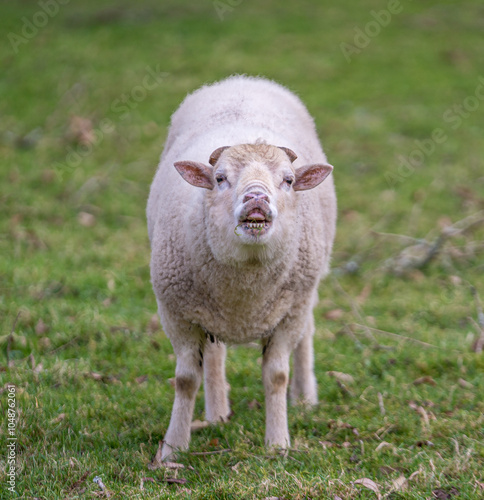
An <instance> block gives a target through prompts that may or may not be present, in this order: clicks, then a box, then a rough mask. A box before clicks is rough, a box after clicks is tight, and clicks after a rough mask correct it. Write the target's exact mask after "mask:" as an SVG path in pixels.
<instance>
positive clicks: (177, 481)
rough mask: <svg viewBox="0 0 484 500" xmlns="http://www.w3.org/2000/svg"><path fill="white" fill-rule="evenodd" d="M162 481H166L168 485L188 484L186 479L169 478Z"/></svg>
mask: <svg viewBox="0 0 484 500" xmlns="http://www.w3.org/2000/svg"><path fill="white" fill-rule="evenodd" d="M161 481H164V482H165V483H168V484H186V483H187V482H188V479H185V478H184V477H180V478H178V477H167V478H165V479H162V480H161Z"/></svg>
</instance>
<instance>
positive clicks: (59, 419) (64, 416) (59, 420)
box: [50, 413, 67, 424]
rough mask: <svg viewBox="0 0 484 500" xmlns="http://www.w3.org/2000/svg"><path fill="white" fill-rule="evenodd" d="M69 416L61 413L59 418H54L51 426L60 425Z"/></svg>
mask: <svg viewBox="0 0 484 500" xmlns="http://www.w3.org/2000/svg"><path fill="white" fill-rule="evenodd" d="M66 417H67V415H66V414H65V413H60V414H59V415H58V416H57V417H55V418H53V419H52V420H51V421H50V423H51V424H58V423H59V422H62V421H63V420H64V419H65V418H66Z"/></svg>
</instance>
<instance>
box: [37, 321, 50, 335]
mask: <svg viewBox="0 0 484 500" xmlns="http://www.w3.org/2000/svg"><path fill="white" fill-rule="evenodd" d="M48 331H49V327H48V326H47V325H46V324H45V323H44V321H43V320H42V318H39V321H37V324H36V325H35V333H36V334H37V335H44V333H47V332H48Z"/></svg>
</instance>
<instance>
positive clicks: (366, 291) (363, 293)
mask: <svg viewBox="0 0 484 500" xmlns="http://www.w3.org/2000/svg"><path fill="white" fill-rule="evenodd" d="M370 293H371V285H370V283H367V284H366V285H365V286H364V287H363V290H361V292H360V294H359V295H358V297H356V301H357V302H358V304H359V305H363V304H364V303H365V302H366V299H367V298H368V297H369V296H370Z"/></svg>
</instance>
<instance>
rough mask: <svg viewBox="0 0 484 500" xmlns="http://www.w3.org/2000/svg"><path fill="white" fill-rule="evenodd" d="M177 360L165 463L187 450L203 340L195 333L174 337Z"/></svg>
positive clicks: (162, 452) (198, 382) (163, 455)
mask: <svg viewBox="0 0 484 500" xmlns="http://www.w3.org/2000/svg"><path fill="white" fill-rule="evenodd" d="M171 340H172V345H173V349H174V351H175V354H176V356H177V360H176V372H175V402H174V403H173V409H172V412H171V419H170V425H169V426H168V430H167V431H166V435H165V438H164V444H163V448H162V450H161V459H162V460H167V459H168V458H169V457H170V455H173V454H174V452H176V450H186V449H187V448H188V444H189V442H190V425H191V422H192V416H193V408H194V406H195V397H196V395H197V392H198V389H199V387H200V383H201V380H202V371H203V368H202V366H203V348H204V338H203V336H202V335H197V334H196V333H195V334H194V332H190V331H189V332H184V334H179V332H177V334H176V336H173V338H172V339H171Z"/></svg>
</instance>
